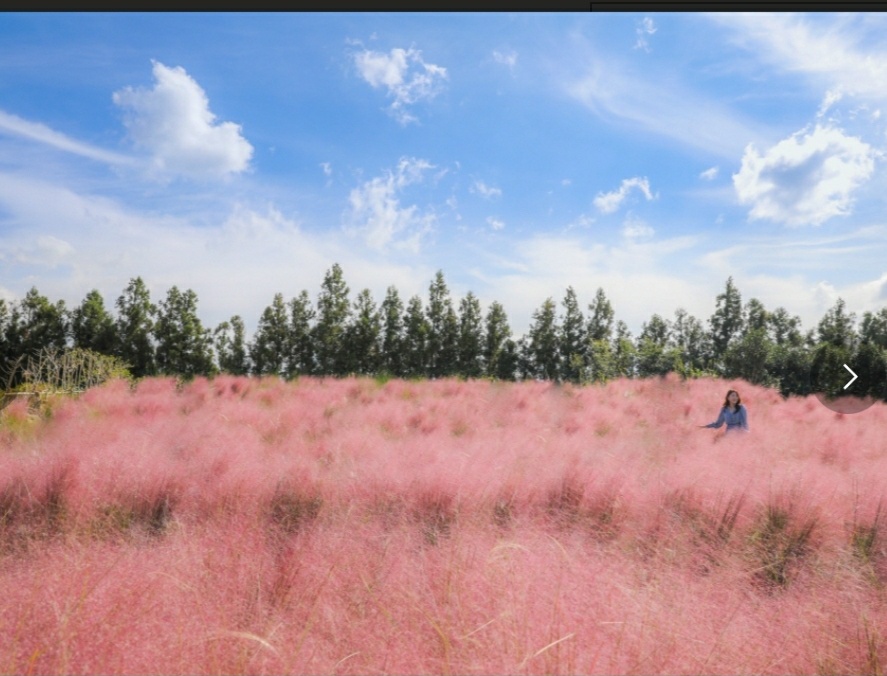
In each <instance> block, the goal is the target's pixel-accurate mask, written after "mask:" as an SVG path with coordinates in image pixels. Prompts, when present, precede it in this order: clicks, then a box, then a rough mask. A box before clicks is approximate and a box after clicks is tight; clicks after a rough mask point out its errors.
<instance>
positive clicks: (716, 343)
mask: <svg viewBox="0 0 887 676" xmlns="http://www.w3.org/2000/svg"><path fill="white" fill-rule="evenodd" d="M715 303H716V308H715V312H714V314H713V315H712V316H711V318H710V319H709V325H710V327H711V334H710V335H711V343H712V357H713V359H714V362H715V364H716V368H718V366H717V365H718V364H721V363H722V361H723V359H724V357H725V356H726V354H727V348H728V347H729V346H730V344H731V343H732V342H733V341H734V340H735V339H736V338H737V337H738V336H739V334H740V333H741V332H742V328H743V318H742V297H741V295H740V294H739V289H737V288H736V285H735V284H734V283H733V277H728V278H727V285H726V287H725V289H724V293H722V294H718V296H717V298H716V300H715Z"/></svg>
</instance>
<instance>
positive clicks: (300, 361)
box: [284, 290, 316, 378]
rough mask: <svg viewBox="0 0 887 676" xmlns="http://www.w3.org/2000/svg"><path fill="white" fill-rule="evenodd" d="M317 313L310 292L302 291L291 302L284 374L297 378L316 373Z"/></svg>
mask: <svg viewBox="0 0 887 676" xmlns="http://www.w3.org/2000/svg"><path fill="white" fill-rule="evenodd" d="M315 316H316V313H315V312H314V308H313V307H312V306H311V298H310V297H309V296H308V292H307V291H305V290H302V292H301V293H300V294H299V295H298V296H296V297H295V298H293V299H292V300H290V302H289V341H288V353H287V358H286V366H285V372H284V375H286V377H287V378H295V377H296V376H299V375H303V376H304V375H310V374H312V373H315V371H316V365H315V362H314V338H313V335H312V327H313V322H314V318H315Z"/></svg>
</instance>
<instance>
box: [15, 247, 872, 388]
mask: <svg viewBox="0 0 887 676" xmlns="http://www.w3.org/2000/svg"><path fill="white" fill-rule="evenodd" d="M115 307H116V310H117V315H116V318H115V317H112V315H111V314H110V313H109V312H108V310H106V308H105V306H104V301H103V299H102V296H101V294H100V293H99V292H98V291H97V290H95V289H93V290H92V291H90V292H89V293H88V294H87V296H86V298H85V299H84V300H83V301H82V302H81V304H80V305H79V306H78V307H76V308H75V309H74V310H73V311H71V312H70V313H69V312H68V311H67V310H66V309H65V305H64V303H63V302H58V303H51V302H50V301H49V300H48V299H47V298H45V297H44V296H42V295H40V294H39V292H38V291H37V289H36V288H32V289H31V290H30V291H28V293H27V294H26V295H25V297H24V298H22V299H21V300H20V301H18V302H14V303H10V302H8V301H5V300H2V299H0V376H2V377H4V378H6V380H7V389H11V388H14V387H16V386H18V385H20V384H21V382H22V378H23V377H24V375H23V374H24V368H25V364H26V363H27V360H28V359H29V358H30V357H34V356H36V355H37V354H38V353H40V351H41V350H43V349H44V348H47V349H52V350H56V351H64V350H66V349H67V348H68V347H69V343H70V344H71V345H73V346H74V347H77V348H81V349H86V350H89V351H91V352H95V353H100V354H108V355H114V356H115V357H117V358H118V359H119V360H120V361H121V363H126V364H127V365H128V369H129V372H130V373H131V374H132V376H133V377H136V378H140V377H145V376H151V375H156V374H158V373H162V374H167V375H172V376H178V377H180V378H185V379H187V378H192V377H194V376H195V375H212V374H214V373H216V372H218V371H222V372H226V373H231V374H236V375H245V374H247V373H253V374H256V375H276V376H281V377H285V378H288V379H290V378H295V377H298V376H300V375H312V374H316V375H321V376H322V375H336V376H341V375H347V374H350V373H354V374H362V375H368V376H379V377H380V378H382V379H386V378H392V377H396V378H425V377H433V378H442V377H452V376H459V377H462V378H479V377H486V378H492V379H500V380H513V379H515V378H533V379H548V380H554V381H557V382H572V383H577V384H587V383H600V382H606V381H608V380H610V379H613V378H620V377H628V378H635V377H651V376H659V375H664V374H666V373H669V372H674V373H677V374H679V375H681V377H683V378H695V377H699V376H703V375H711V376H720V377H729V378H737V379H743V380H746V381H748V382H750V383H754V384H758V385H763V386H767V387H778V388H779V391H780V392H781V394H782V395H783V396H788V395H790V394H802V395H806V394H808V393H810V392H812V391H823V390H826V394H828V395H829V396H836V395H838V394H841V393H840V392H839V391H838V390H837V388H838V384H840V383H843V382H844V381H845V380H846V379H845V378H843V376H844V375H845V371H844V370H843V364H844V363H848V364H849V363H851V362H852V363H853V364H855V365H856V366H855V367H854V368H856V369H857V371H858V372H860V373H861V374H862V373H865V374H867V375H868V377H867V378H866V379H865V381H863V380H861V381H860V384H859V386H857V390H856V392H855V393H856V394H860V393H862V394H863V395H869V396H873V397H878V398H882V399H885V400H887V308H882V309H880V310H878V311H877V312H866V313H864V315H863V316H862V321H861V323H860V325H859V331H858V332H857V331H856V328H855V327H856V318H855V315H854V314H853V313H850V312H848V311H847V309H846V306H845V303H844V301H843V300H842V299H838V301H837V302H836V303H835V305H834V306H833V307H832V308H831V309H829V311H828V312H827V313H826V314H825V316H824V317H823V318H822V320H821V321H820V322H819V323H818V325H817V327H816V328H815V329H814V330H809V331H807V332H806V333H803V332H802V330H801V322H800V319H799V318H798V317H797V316H793V315H790V314H789V312H788V311H787V310H786V309H785V308H782V307H780V308H777V309H776V310H774V311H773V312H770V311H768V310H767V309H766V308H765V307H764V305H763V303H761V301H759V300H758V299H756V298H752V299H750V300H749V301H748V302H747V303H746V304H745V305H744V306H743V304H742V302H741V296H740V294H739V291H738V289H737V288H736V285H735V284H734V282H733V278H732V277H730V278H728V279H727V283H726V286H725V289H724V291H723V293H721V294H719V295H718V296H717V297H716V309H715V312H714V314H713V315H712V316H711V318H710V319H709V327H708V330H706V329H705V328H703V325H702V322H700V320H699V319H697V318H696V317H693V316H692V315H690V314H688V313H687V311H686V310H685V309H683V308H678V309H677V310H676V311H675V314H674V319H673V320H671V321H670V320H667V319H664V318H663V317H662V316H660V315H658V314H654V315H653V316H652V317H651V318H650V319H649V320H648V321H647V322H645V323H644V324H643V326H642V330H641V333H640V335H639V336H638V337H637V339H633V338H632V335H631V333H630V332H629V330H628V327H627V326H626V324H625V323H624V322H622V321H616V320H615V316H614V311H613V306H612V304H611V303H610V301H609V300H608V298H607V296H606V294H605V293H604V291H603V289H600V288H599V289H597V292H596V294H595V296H594V299H593V301H592V302H591V303H590V304H589V305H588V314H587V316H583V313H582V312H581V311H580V304H579V299H578V294H577V293H576V291H575V290H574V289H573V287H568V288H567V290H566V293H565V296H564V299H563V302H562V307H563V311H562V315H561V316H558V314H557V310H558V307H557V305H556V304H555V302H554V301H553V300H552V299H551V298H548V299H546V300H545V301H544V302H543V303H542V305H541V306H540V307H539V308H538V309H537V310H536V311H535V312H534V313H533V315H532V323H531V326H530V328H529V331H528V332H527V334H526V335H524V336H521V337H519V338H515V337H513V336H512V331H511V328H510V326H509V323H508V317H507V315H506V312H505V309H504V308H503V306H502V305H501V304H500V303H498V302H495V301H494V302H492V303H491V304H490V305H489V308H488V311H487V313H486V315H485V316H484V315H482V312H481V303H480V300H479V299H478V298H477V297H476V296H475V295H474V294H473V293H472V292H470V291H469V292H468V293H467V294H466V295H465V296H464V297H463V298H462V299H460V301H459V303H458V308H455V307H454V303H453V300H452V299H451V297H450V291H449V288H448V287H447V284H446V281H445V279H444V275H443V272H442V271H437V273H436V274H435V276H434V278H433V280H432V281H431V283H430V285H429V289H428V302H427V305H423V301H422V299H421V298H420V297H419V296H413V297H412V298H410V300H409V303H407V305H406V307H404V303H403V302H402V301H401V298H400V296H399V294H398V291H397V289H396V288H395V287H393V286H389V287H388V289H387V292H386V295H385V298H384V300H383V301H382V303H381V305H379V306H377V305H376V303H375V302H374V300H373V298H372V294H371V292H370V290H369V289H363V290H362V291H361V292H360V293H359V294H358V295H357V297H356V298H355V299H354V302H353V303H352V302H351V301H350V300H349V288H348V286H347V284H346V283H345V280H344V276H343V273H342V269H341V267H340V266H339V265H338V264H334V265H333V266H332V267H331V268H330V269H329V270H328V271H327V272H326V274H325V276H324V279H323V283H322V285H321V291H320V293H319V295H318V299H317V304H316V306H312V303H311V301H310V298H309V295H308V292H307V291H304V290H303V291H302V292H301V293H300V294H299V295H298V296H297V297H295V298H293V299H292V300H290V301H289V302H288V303H287V302H285V301H284V297H283V295H282V294H279V293H278V294H276V295H275V296H274V299H273V301H272V303H271V305H269V306H268V307H267V308H265V310H264V312H263V313H262V315H261V316H260V317H259V320H258V325H257V327H256V331H255V334H254V335H253V338H252V340H251V341H249V342H247V340H246V333H247V332H246V326H245V325H244V322H243V319H242V318H241V317H239V316H234V317H232V318H231V319H230V320H229V321H225V322H222V323H220V324H219V325H218V326H217V327H216V328H215V330H214V331H209V330H207V329H204V328H203V326H202V325H201V322H200V319H199V317H198V315H197V296H196V294H195V293H194V292H193V291H191V290H188V291H186V292H184V293H183V292H181V291H179V289H178V288H177V287H175V286H173V287H172V288H171V289H170V290H169V292H168V294H167V297H166V299H165V300H164V301H162V302H161V303H160V306H159V307H158V306H155V305H154V304H153V303H152V302H151V297H150V293H149V291H148V288H147V286H146V284H145V282H144V281H143V280H142V279H141V278H140V277H135V278H133V279H131V280H130V282H129V284H128V286H127V287H126V289H125V290H124V292H123V294H122V295H121V296H120V297H119V298H118V299H117V301H116V304H115ZM863 388H864V391H863Z"/></svg>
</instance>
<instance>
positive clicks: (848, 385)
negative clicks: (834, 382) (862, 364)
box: [844, 364, 859, 390]
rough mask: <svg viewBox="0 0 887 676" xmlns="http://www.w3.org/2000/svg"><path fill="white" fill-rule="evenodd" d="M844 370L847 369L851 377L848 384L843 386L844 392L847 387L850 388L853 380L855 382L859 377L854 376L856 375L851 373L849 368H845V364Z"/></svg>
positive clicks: (845, 365)
mask: <svg viewBox="0 0 887 676" xmlns="http://www.w3.org/2000/svg"><path fill="white" fill-rule="evenodd" d="M844 368H845V369H847V370H848V371H850V375H851V376H853V377H852V378H851V379H850V382H849V383H847V384H846V385H844V389H845V390H846V389H847V388H848V387H850V386H851V385H852V384H853V381H854V380H856V379H857V378H859V376H858V375H856V374H855V373H854V372H853V369H851V368H850V367H849V366H847V364H844Z"/></svg>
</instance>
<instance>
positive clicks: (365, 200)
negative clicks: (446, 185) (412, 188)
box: [348, 157, 436, 252]
mask: <svg viewBox="0 0 887 676" xmlns="http://www.w3.org/2000/svg"><path fill="white" fill-rule="evenodd" d="M433 168H434V165H432V164H430V163H429V162H428V161H426V160H421V159H415V158H408V157H403V158H401V159H400V162H399V163H398V165H397V169H396V170H395V171H389V172H387V173H386V174H385V175H384V176H377V177H376V178H373V179H371V180H369V181H366V182H365V183H364V184H363V185H361V186H360V187H359V188H354V189H353V190H352V191H351V193H350V195H349V196H348V203H349V213H348V221H349V222H350V224H351V230H352V232H355V233H359V234H361V235H362V236H363V237H364V239H365V241H366V243H367V245H368V246H369V247H370V248H372V249H376V250H379V251H381V250H384V249H386V248H387V247H388V245H390V244H393V245H394V246H396V247H399V248H407V249H409V250H412V251H415V252H418V250H419V247H420V244H421V239H422V237H423V235H425V234H426V233H428V232H430V230H431V229H432V228H433V226H434V223H435V221H436V217H435V215H434V214H433V213H430V212H429V213H424V214H423V213H420V212H419V207H417V206H416V205H412V206H408V207H402V206H401V205H400V195H401V193H402V191H403V189H404V188H405V187H407V186H409V185H411V184H413V183H418V182H421V181H422V178H423V173H424V172H425V171H427V170H428V169H433Z"/></svg>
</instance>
